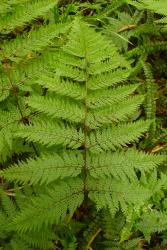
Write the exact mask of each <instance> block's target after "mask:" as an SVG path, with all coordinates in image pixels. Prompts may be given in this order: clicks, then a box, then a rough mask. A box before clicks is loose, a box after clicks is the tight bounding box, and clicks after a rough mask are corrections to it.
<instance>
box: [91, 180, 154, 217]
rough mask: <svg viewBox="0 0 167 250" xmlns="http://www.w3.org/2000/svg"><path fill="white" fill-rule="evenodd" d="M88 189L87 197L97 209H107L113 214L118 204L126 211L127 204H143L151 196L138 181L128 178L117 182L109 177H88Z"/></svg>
mask: <svg viewBox="0 0 167 250" xmlns="http://www.w3.org/2000/svg"><path fill="white" fill-rule="evenodd" d="M88 189H89V197H90V198H91V199H92V200H93V201H94V202H95V204H96V207H97V209H98V210H100V209H102V208H104V209H109V211H110V212H111V214H112V215H115V213H116V211H118V209H119V206H120V207H121V209H122V211H123V212H124V213H126V211H127V209H128V208H129V206H130V207H131V206H134V205H135V206H136V205H143V202H145V201H146V200H147V199H148V198H149V197H150V196H151V191H150V190H148V189H146V188H144V187H142V186H141V185H140V183H139V182H138V181H136V182H134V183H130V182H129V181H128V180H124V181H119V182H118V181H116V180H114V179H113V180H111V179H110V178H105V179H99V180H97V179H89V181H88ZM136 194H138V195H136Z"/></svg>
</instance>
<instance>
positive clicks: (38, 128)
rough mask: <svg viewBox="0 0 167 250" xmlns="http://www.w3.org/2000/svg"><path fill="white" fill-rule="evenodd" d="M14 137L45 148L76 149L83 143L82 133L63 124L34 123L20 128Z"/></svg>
mask: <svg viewBox="0 0 167 250" xmlns="http://www.w3.org/2000/svg"><path fill="white" fill-rule="evenodd" d="M16 136H18V137H22V138H25V139H26V140H27V141H33V142H39V143H42V144H44V145H46V146H48V147H49V146H53V145H62V146H64V147H65V146H67V147H72V148H78V147H79V146H80V145H81V144H82V143H83V140H84V139H83V138H84V136H83V133H82V131H79V132H78V131H77V130H76V129H75V128H72V127H71V126H69V125H65V124H63V123H60V124H54V123H53V122H52V123H51V122H50V123H49V124H48V123H44V122H43V123H37V122H36V123H35V124H34V125H31V126H20V128H19V131H18V132H16Z"/></svg>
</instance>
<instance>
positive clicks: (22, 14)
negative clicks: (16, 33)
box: [0, 0, 56, 34]
mask: <svg viewBox="0 0 167 250" xmlns="http://www.w3.org/2000/svg"><path fill="white" fill-rule="evenodd" d="M55 4H56V2H55V1H54V0H47V1H44V0H40V1H38V0H36V1H33V2H30V3H28V2H27V3H26V2H25V4H24V5H20V6H19V5H17V7H15V8H14V10H13V12H12V13H10V15H5V16H4V17H2V18H1V20H0V33H2V34H8V33H10V32H11V31H13V30H14V29H16V28H20V27H24V26H25V25H26V24H28V23H30V22H32V21H34V20H35V19H37V18H39V17H42V16H45V15H46V13H47V12H48V11H49V10H50V9H51V8H53V7H54V6H55Z"/></svg>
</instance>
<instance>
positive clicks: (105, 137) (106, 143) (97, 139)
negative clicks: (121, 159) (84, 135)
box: [89, 121, 150, 152]
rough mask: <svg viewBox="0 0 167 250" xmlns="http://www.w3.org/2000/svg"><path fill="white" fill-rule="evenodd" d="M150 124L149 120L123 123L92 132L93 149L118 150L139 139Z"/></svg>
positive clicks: (90, 142) (97, 150) (90, 145)
mask: <svg viewBox="0 0 167 250" xmlns="http://www.w3.org/2000/svg"><path fill="white" fill-rule="evenodd" d="M149 126H150V122H149V121H137V122H135V123H127V124H121V125H118V126H113V127H109V128H106V129H103V130H97V131H96V132H92V133H91V134H90V136H89V147H90V150H91V151H95V152H99V151H102V150H109V149H112V150H114V151H115V150H116V148H121V147H123V146H126V145H127V144H129V143H133V142H136V141H138V140H139V138H140V137H141V136H142V135H143V133H145V132H146V131H147V130H148V128H149Z"/></svg>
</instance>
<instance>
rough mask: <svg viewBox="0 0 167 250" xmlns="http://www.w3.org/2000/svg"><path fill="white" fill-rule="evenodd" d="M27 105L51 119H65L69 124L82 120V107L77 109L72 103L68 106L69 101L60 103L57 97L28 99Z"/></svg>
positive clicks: (77, 106)
mask: <svg viewBox="0 0 167 250" xmlns="http://www.w3.org/2000/svg"><path fill="white" fill-rule="evenodd" d="M36 100H38V102H37V101H36ZM28 104H29V106H31V107H32V108H33V109H34V110H37V111H39V112H43V113H45V114H47V115H50V116H51V117H53V118H59V119H65V120H67V121H71V122H81V121H82V120H83V119H84V107H82V106H81V107H79V105H77V104H76V103H73V102H72V101H71V103H70V105H69V100H67V101H65V100H64V102H62V100H61V99H60V98H59V97H57V98H55V97H54V98H48V97H41V96H33V97H30V98H29V99H28ZM67 110H68V113H67Z"/></svg>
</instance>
